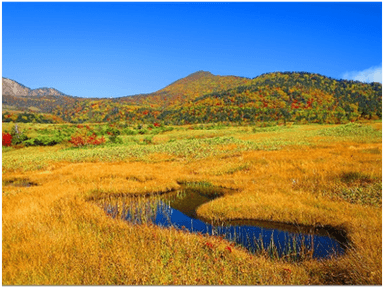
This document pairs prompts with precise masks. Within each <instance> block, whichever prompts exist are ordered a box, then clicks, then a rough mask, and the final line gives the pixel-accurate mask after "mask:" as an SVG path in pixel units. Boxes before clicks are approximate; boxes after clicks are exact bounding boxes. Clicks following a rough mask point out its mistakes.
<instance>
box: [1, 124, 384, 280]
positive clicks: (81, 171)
mask: <svg viewBox="0 0 384 288" xmlns="http://www.w3.org/2000/svg"><path fill="white" fill-rule="evenodd" d="M11 125H12V124H9V123H7V124H3V131H9V130H10V129H11ZM20 125H21V126H20V128H21V129H23V130H25V131H27V132H26V133H27V135H28V136H30V137H37V136H38V135H40V134H45V135H51V134H52V135H53V134H54V133H56V132H55V131H58V130H61V129H63V131H64V128H63V127H62V126H60V125H53V124H47V125H43V124H24V125H22V124H20ZM381 131H382V126H381V122H378V121H376V122H368V123H364V124H347V125H303V126H296V125H291V126H289V127H288V126H273V127H254V126H237V127H231V126H229V127H221V126H213V125H211V126H204V127H202V126H201V127H199V126H194V127H191V126H180V127H174V129H173V130H172V131H163V132H161V133H157V134H151V133H143V134H134V133H133V134H134V135H122V136H119V138H120V141H119V142H118V143H112V142H110V141H107V142H106V143H105V144H104V145H100V146H94V147H81V148H76V147H71V145H70V144H68V143H61V144H58V145H54V146H44V147H42V146H30V147H18V148H17V147H16V148H14V147H3V150H2V165H3V167H2V168H3V169H2V182H3V186H2V187H3V194H2V195H3V197H2V201H3V202H2V211H3V212H2V217H3V222H2V225H3V226H2V232H3V234H2V235H3V239H2V245H3V246H2V251H3V258H2V260H3V266H2V273H3V274H2V276H3V280H2V284H3V285H42V284H47V285H116V284H124V285H135V284H143V285H173V284H176V285H182V284H187V285H245V284H248V285H318V284H334V285H338V284H363V285H371V284H376V285H379V284H382V171H381V169H382V138H381V137H382V133H381ZM181 183H205V184H208V185H211V186H218V187H224V188H231V189H236V190H237V191H239V192H238V193H235V194H231V195H226V196H224V197H221V198H217V199H215V200H212V201H211V202H208V203H206V204H203V205H202V206H200V207H198V209H197V214H198V215H199V216H201V217H204V218H206V219H211V220H218V219H221V220H225V219H258V220H270V221H278V222H283V223H291V224H304V225H313V226H314V225H324V226H331V227H334V228H338V229H342V230H343V231H345V232H346V233H347V236H348V239H349V240H350V242H351V247H350V248H349V249H347V252H346V254H345V255H344V256H341V257H338V258H333V259H328V260H322V261H318V260H315V259H304V260H303V261H300V262H294V261H289V260H287V259H283V258H282V259H279V258H271V257H269V256H268V254H267V253H260V254H257V255H255V254H250V253H248V252H247V250H246V249H244V248H242V247H240V246H237V245H234V244H233V243H230V242H228V241H226V240H224V239H222V238H220V237H213V236H206V235H198V234H191V233H187V232H185V231H180V230H176V229H161V228H159V227H157V226H153V225H150V224H147V225H132V224H129V223H127V222H124V221H122V220H116V219H113V218H111V217H108V216H107V215H106V214H105V213H104V211H103V210H101V209H100V208H99V207H98V206H97V205H95V204H94V203H93V201H90V199H92V198H95V197H103V196H107V195H110V194H116V195H120V194H129V193H134V194H140V193H143V194H147V193H156V192H168V191H173V190H176V189H178V188H179V187H180V185H181ZM228 247H230V249H228Z"/></svg>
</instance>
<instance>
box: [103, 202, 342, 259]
mask: <svg viewBox="0 0 384 288" xmlns="http://www.w3.org/2000/svg"><path fill="white" fill-rule="evenodd" d="M171 205H172V204H171ZM108 206H109V205H108ZM144 206H145V205H144ZM155 206H156V209H154V206H153V203H152V204H151V206H150V205H147V206H146V207H142V208H141V209H139V210H136V208H135V209H133V210H132V209H129V208H128V207H125V209H123V210H125V211H121V212H122V213H123V215H124V216H123V215H121V214H120V213H119V214H120V215H121V216H122V217H123V218H125V219H126V220H127V221H130V222H133V223H137V224H140V223H142V222H147V221H150V222H153V223H154V224H156V225H159V226H162V227H171V226H173V227H176V228H180V229H187V230H189V231H191V232H195V233H197V232H201V233H203V234H205V233H208V234H210V235H222V236H223V237H224V238H226V239H227V240H230V241H234V242H236V243H238V244H241V245H242V246H244V247H245V248H247V249H248V250H249V251H251V252H253V251H255V250H257V249H258V248H260V246H263V247H264V248H268V246H269V245H270V244H271V243H272V242H273V244H274V245H275V247H276V248H277V252H278V254H279V255H280V256H281V255H283V254H287V253H288V254H289V253H293V252H294V251H296V252H297V251H300V250H301V247H302V245H304V246H305V247H306V249H307V250H313V257H314V258H327V257H330V256H331V255H333V254H334V253H337V254H343V253H344V250H343V248H342V247H341V246H340V244H339V243H338V242H337V241H336V240H335V239H333V238H331V237H327V236H319V235H313V234H312V235H310V234H298V233H293V232H286V231H282V230H278V229H272V228H262V227H257V226H250V225H236V226H212V225H211V224H208V223H205V222H203V221H201V220H199V219H196V218H194V217H189V216H187V215H185V214H184V213H182V212H180V211H179V210H177V209H174V208H172V207H171V206H170V205H167V204H165V203H164V202H163V201H158V202H157V203H156V205H155ZM114 208H115V207H114ZM114 208H112V210H114ZM105 209H106V210H109V211H111V206H109V209H108V208H107V207H106V206H105ZM142 211H145V213H144V214H145V215H146V217H144V218H143V216H142V213H141V212H142ZM139 215H141V216H139ZM261 240H262V242H261ZM294 243H295V244H294ZM295 247H296V248H295ZM312 247H313V248H314V249H312ZM293 254H294V253H293Z"/></svg>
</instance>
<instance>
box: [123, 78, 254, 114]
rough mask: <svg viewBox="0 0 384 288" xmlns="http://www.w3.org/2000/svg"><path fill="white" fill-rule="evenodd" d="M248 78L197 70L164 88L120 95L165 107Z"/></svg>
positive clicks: (128, 101) (130, 101)
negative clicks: (131, 94) (141, 93)
mask: <svg viewBox="0 0 384 288" xmlns="http://www.w3.org/2000/svg"><path fill="white" fill-rule="evenodd" d="M249 81H250V79H248V78H244V77H237V76H219V75H213V74H212V73H210V72H206V71H198V72H195V73H192V74H190V75H188V76H187V77H184V78H182V79H179V80H177V81H175V82H173V83H171V84H169V85H168V86H166V87H165V88H163V89H161V90H159V91H156V92H154V93H150V94H146V95H137V96H128V97H121V98H120V99H121V100H124V101H126V102H127V103H130V104H135V105H142V106H152V107H156V108H163V109H164V108H165V107H169V106H178V105H182V104H184V103H186V102H188V101H191V100H194V99H195V98H196V97H199V96H202V95H205V94H208V93H212V92H216V91H222V90H227V89H231V88H234V87H237V86H239V85H244V84H246V83H248V82H249Z"/></svg>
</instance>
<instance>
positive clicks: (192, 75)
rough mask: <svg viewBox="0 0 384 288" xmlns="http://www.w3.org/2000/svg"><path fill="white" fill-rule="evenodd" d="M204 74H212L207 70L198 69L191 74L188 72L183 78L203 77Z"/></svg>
mask: <svg viewBox="0 0 384 288" xmlns="http://www.w3.org/2000/svg"><path fill="white" fill-rule="evenodd" d="M204 76H213V74H212V73H211V72H209V71H203V70H199V71H196V72H194V73H192V74H189V75H188V76H187V77H185V78H189V77H204Z"/></svg>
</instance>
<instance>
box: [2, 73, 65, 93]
mask: <svg viewBox="0 0 384 288" xmlns="http://www.w3.org/2000/svg"><path fill="white" fill-rule="evenodd" d="M2 84H3V94H2V95H3V96H17V97H20V96H21V97H23V96H47V95H51V96H68V95H65V94H64V93H62V92H60V91H58V90H56V89H53V88H37V89H30V88H28V87H26V86H24V85H22V84H20V83H18V82H16V81H14V80H11V79H8V78H4V77H3V83H2Z"/></svg>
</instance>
